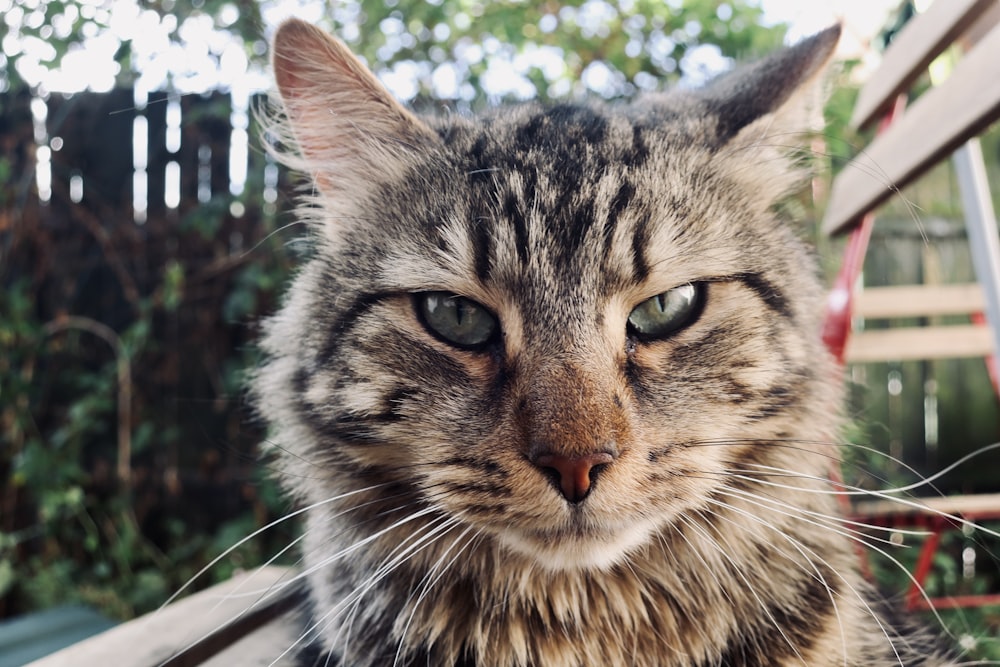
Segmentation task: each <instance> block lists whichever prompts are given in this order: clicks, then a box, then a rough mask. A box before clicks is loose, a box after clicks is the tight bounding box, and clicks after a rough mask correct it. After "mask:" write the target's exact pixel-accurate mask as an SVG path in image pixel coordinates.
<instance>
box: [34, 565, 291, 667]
mask: <svg viewBox="0 0 1000 667" xmlns="http://www.w3.org/2000/svg"><path fill="white" fill-rule="evenodd" d="M292 577H293V572H292V571H291V570H288V569H286V568H280V567H266V568H262V569H260V570H256V571H254V572H248V573H245V574H242V575H239V576H236V577H233V578H232V579H230V580H229V581H226V582H223V583H221V584H218V585H216V586H213V587H212V588H209V589H207V590H204V591H202V592H200V593H197V594H195V595H192V596H190V597H187V598H184V599H182V600H179V601H178V602H176V603H174V604H171V605H168V606H166V607H164V608H163V609H161V610H159V611H156V612H153V613H150V614H147V615H145V616H142V617H141V618H137V619H135V620H134V621H130V622H128V623H124V624H122V625H119V626H117V627H115V628H113V629H111V630H109V631H107V632H105V633H103V634H100V635H97V636H94V637H91V638H90V639H87V640H84V641H82V642H80V643H78V644H74V645H73V646H70V647H68V648H65V649H63V650H62V651H59V652H57V653H53V654H52V655H50V656H47V657H45V658H42V659H41V660H36V661H35V662H32V663H30V664H29V667H78V666H80V665H94V666H97V667H101V666H108V667H110V666H111V665H128V666H129V667H188V666H190V665H201V664H203V663H204V662H205V661H206V660H208V659H209V658H211V657H212V656H213V655H216V654H218V653H220V652H221V651H224V650H225V649H226V648H227V647H230V646H233V645H234V644H236V643H237V642H238V641H239V640H240V639H242V638H243V637H245V636H247V635H248V634H250V633H252V632H253V631H255V630H256V629H257V628H260V627H261V626H263V625H265V624H267V623H269V622H271V621H273V620H274V619H275V618H276V617H278V616H280V615H282V614H284V613H286V612H287V611H288V610H289V608H290V607H291V606H292V604H293V602H294V600H295V598H296V593H297V591H296V587H295V586H294V585H291V586H288V585H285V584H287V583H288V582H289V581H291V579H292ZM272 657H276V655H275V656H272ZM229 664H233V665H236V664H243V663H229ZM248 664H249V663H248ZM265 664H267V663H265Z"/></svg>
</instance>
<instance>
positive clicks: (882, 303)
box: [853, 283, 986, 319]
mask: <svg viewBox="0 0 1000 667" xmlns="http://www.w3.org/2000/svg"><path fill="white" fill-rule="evenodd" d="M985 308H986V297H985V296H984V295H983V288H982V286H980V285H979V284H978V283H970V284H953V285H897V286H891V287H865V288H864V289H863V290H859V291H858V293H857V294H855V296H854V308H853V313H854V314H855V315H858V316H860V317H864V318H868V319H891V318H895V317H934V316H938V315H968V314H970V313H981V312H983V311H984V310H985Z"/></svg>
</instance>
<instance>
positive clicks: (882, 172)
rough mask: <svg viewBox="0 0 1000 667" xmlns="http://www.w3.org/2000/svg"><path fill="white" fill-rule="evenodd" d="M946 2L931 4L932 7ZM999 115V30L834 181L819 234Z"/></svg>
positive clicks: (836, 229)
mask: <svg viewBox="0 0 1000 667" xmlns="http://www.w3.org/2000/svg"><path fill="white" fill-rule="evenodd" d="M939 4H947V3H941V2H938V3H935V5H939ZM998 113H1000V26H998V27H996V28H994V29H993V30H991V31H990V32H989V34H987V35H986V36H985V37H984V38H983V39H982V41H981V42H979V43H978V44H976V45H975V47H973V49H972V50H971V51H970V52H969V53H968V54H967V55H966V56H965V58H963V59H962V60H961V61H960V62H959V63H958V65H957V66H956V67H955V70H954V72H952V75H951V76H950V77H949V78H948V79H947V80H946V81H945V82H944V83H942V84H941V85H940V86H937V87H935V88H933V89H931V90H929V91H927V93H925V94H924V95H923V96H922V97H920V98H919V99H918V100H917V101H916V102H915V103H914V104H913V106H912V107H911V108H910V109H909V110H908V112H907V113H906V114H905V115H904V116H903V117H902V118H900V119H899V120H898V121H896V122H895V123H893V124H892V126H891V127H890V128H889V129H888V130H887V131H886V132H885V133H883V134H881V135H879V136H878V137H876V138H875V140H874V141H873V142H872V143H871V144H870V145H869V147H868V149H867V150H866V151H865V152H863V153H862V154H860V155H859V156H858V157H856V158H855V159H854V160H852V161H851V163H850V164H849V165H847V166H846V167H845V168H844V170H843V171H842V172H841V173H840V175H839V176H838V177H837V179H836V180H835V181H834V184H833V188H832V190H831V193H830V202H829V204H828V206H827V210H826V215H825V218H824V220H823V232H824V233H826V234H828V235H834V234H838V233H840V232H843V231H846V230H847V228H848V227H849V226H850V225H851V224H852V223H853V222H854V221H855V220H857V219H858V218H859V217H860V216H861V215H862V214H863V213H864V212H866V211H869V210H872V209H873V208H875V207H876V206H877V205H879V204H881V203H882V202H883V201H885V200H886V199H888V198H889V197H891V196H892V195H894V194H896V193H897V192H898V190H899V188H902V187H904V186H906V185H907V184H909V183H910V181H912V180H913V179H914V178H916V177H917V176H919V175H920V174H922V173H923V172H924V171H925V170H926V169H927V168H928V167H930V166H931V165H933V164H935V163H936V162H938V161H939V160H941V159H942V158H944V157H945V156H946V155H948V154H949V153H951V152H952V151H953V150H954V149H955V148H957V147H958V146H959V145H961V144H962V143H963V142H965V141H966V140H967V139H969V137H972V136H974V135H975V134H977V133H978V132H979V131H981V130H982V129H983V128H985V127H986V125H988V124H989V123H990V122H991V121H992V120H993V119H995V118H996V117H997V115H998Z"/></svg>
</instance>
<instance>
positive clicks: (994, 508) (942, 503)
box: [853, 493, 1000, 520]
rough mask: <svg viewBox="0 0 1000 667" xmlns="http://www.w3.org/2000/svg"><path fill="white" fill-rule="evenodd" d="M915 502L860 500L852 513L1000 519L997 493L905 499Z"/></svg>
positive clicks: (860, 515) (876, 515)
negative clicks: (917, 506) (917, 505)
mask: <svg viewBox="0 0 1000 667" xmlns="http://www.w3.org/2000/svg"><path fill="white" fill-rule="evenodd" d="M906 500H909V501H913V502H916V503H919V504H920V505H921V507H920V508H916V507H911V506H909V505H905V504H903V503H899V502H896V501H894V500H864V501H861V502H858V503H855V504H854V508H853V509H854V514H855V515H857V516H859V517H865V518H884V517H892V516H899V515H909V514H924V515H938V516H940V515H941V514H947V515H951V516H963V517H965V518H967V519H970V520H982V519H997V518H1000V493H985V494H974V495H968V496H943V497H938V498H907V499H906Z"/></svg>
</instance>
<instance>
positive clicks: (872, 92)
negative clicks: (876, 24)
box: [851, 0, 996, 127]
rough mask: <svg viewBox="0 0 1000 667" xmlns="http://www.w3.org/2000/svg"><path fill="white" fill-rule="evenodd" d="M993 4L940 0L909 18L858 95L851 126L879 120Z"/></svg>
mask: <svg viewBox="0 0 1000 667" xmlns="http://www.w3.org/2000/svg"><path fill="white" fill-rule="evenodd" d="M994 4H996V0H944V1H943V2H935V3H934V4H932V5H931V6H930V7H929V8H928V9H927V11H926V12H924V13H923V14H919V15H918V16H915V17H914V18H912V19H911V20H910V22H909V23H907V24H906V27H905V28H903V30H902V31H900V33H899V34H898V35H896V38H895V39H894V40H893V42H892V44H891V45H890V46H889V48H888V50H886V52H885V55H884V56H883V57H882V62H881V64H880V65H879V67H878V69H877V70H876V71H875V72H874V73H873V74H872V76H871V78H870V79H869V80H868V81H867V82H866V83H865V85H864V87H863V88H862V89H861V91H860V92H859V93H858V100H857V102H856V103H855V106H854V115H853V116H852V117H851V125H853V126H854V127H864V126H865V125H868V124H869V123H871V122H872V121H873V120H875V119H876V118H877V117H879V116H881V115H882V114H883V113H884V112H885V111H886V110H888V108H889V107H890V106H892V103H893V100H895V99H896V96H897V95H899V94H900V93H902V92H903V91H905V90H906V89H907V88H909V87H910V84H911V83H913V81H914V80H915V79H916V78H917V77H919V76H920V75H921V74H922V73H923V72H924V70H926V69H927V66H928V65H930V64H931V61H933V60H934V58H936V57H937V56H938V54H940V53H941V52H942V51H944V49H945V48H947V47H948V45H949V44H951V43H952V42H954V41H955V40H956V39H957V38H958V37H959V36H960V35H961V34H962V33H963V32H965V31H966V30H967V29H968V28H969V27H970V26H971V25H972V24H973V23H974V22H975V21H976V19H977V18H979V16H980V15H981V14H983V13H984V12H985V11H986V10H987V9H989V8H990V7H991V6H992V5H994Z"/></svg>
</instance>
